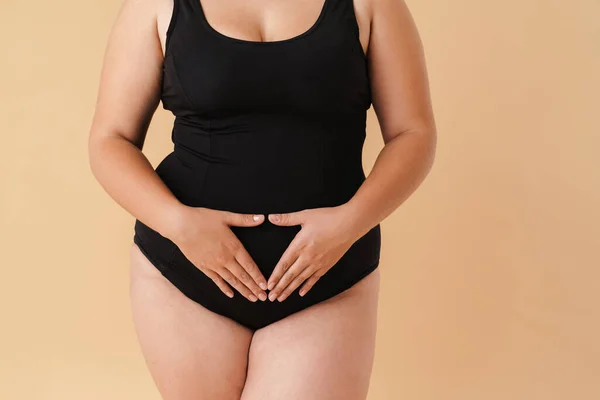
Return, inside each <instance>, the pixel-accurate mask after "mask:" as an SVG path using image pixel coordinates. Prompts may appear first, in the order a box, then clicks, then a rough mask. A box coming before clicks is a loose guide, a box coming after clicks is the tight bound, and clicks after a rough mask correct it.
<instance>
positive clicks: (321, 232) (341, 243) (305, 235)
mask: <svg viewBox="0 0 600 400" xmlns="http://www.w3.org/2000/svg"><path fill="white" fill-rule="evenodd" d="M269 221H271V222H272V223H273V224H275V225H281V226H290V225H301V226H302V229H300V231H298V233H297V234H296V236H295V237H294V239H293V240H292V242H291V243H290V245H289V246H288V248H287V249H286V250H285V252H284V253H283V255H282V256H281V258H280V260H279V261H278V262H277V265H275V269H274V270H273V273H272V274H271V276H270V277H269V283H268V289H269V290H270V293H269V300H271V301H274V300H275V299H276V298H277V300H279V301H283V300H285V299H286V298H287V297H288V296H289V295H290V294H291V293H292V292H293V291H294V290H295V289H296V288H297V287H298V286H299V285H300V284H301V283H302V282H304V281H306V282H305V283H304V285H303V286H302V288H301V289H300V296H304V295H305V294H306V292H308V291H309V290H310V288H312V287H313V285H314V284H315V283H316V282H317V281H318V280H319V278H320V277H321V276H323V275H324V274H325V273H326V272H327V271H329V269H331V267H333V265H335V263H336V262H337V261H338V260H339V259H340V258H342V256H343V255H344V253H345V252H346V251H347V250H348V249H349V248H350V246H352V244H353V243H354V242H355V241H356V240H358V238H359V237H360V235H359V233H358V231H357V229H356V228H355V226H354V223H353V218H352V215H349V210H348V209H347V207H344V205H341V206H335V207H322V208H311V209H305V210H301V211H297V212H292V213H287V214H269Z"/></svg>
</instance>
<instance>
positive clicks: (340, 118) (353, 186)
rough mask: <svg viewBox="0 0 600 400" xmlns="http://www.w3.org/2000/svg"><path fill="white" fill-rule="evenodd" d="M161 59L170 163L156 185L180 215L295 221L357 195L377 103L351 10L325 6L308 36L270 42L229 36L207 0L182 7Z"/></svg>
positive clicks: (187, 1)
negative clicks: (191, 209)
mask: <svg viewBox="0 0 600 400" xmlns="http://www.w3.org/2000/svg"><path fill="white" fill-rule="evenodd" d="M208 18H210V16H209V17H208ZM165 48H166V50H165V60H164V66H163V80H162V93H161V100H162V103H163V107H164V108H165V109H167V110H170V111H172V112H173V114H174V115H175V122H174V126H173V130H172V140H173V143H174V151H173V152H172V153H171V154H169V155H168V156H167V157H166V158H165V159H164V160H163V161H162V162H161V163H160V165H159V166H158V167H157V173H158V174H159V175H160V176H161V178H162V179H163V180H164V181H165V183H166V184H167V186H169V188H170V189H171V190H172V191H173V193H174V194H175V195H176V196H177V197H178V198H179V199H180V200H181V201H182V202H183V203H185V204H188V205H190V206H203V207H209V208H215V209H222V210H229V211H235V212H244V213H246V212H247V213H272V212H290V211H296V210H300V209H304V208H312V207H321V206H333V205H339V204H342V203H344V202H346V201H347V200H349V199H350V197H351V196H352V195H353V194H354V193H355V192H356V190H357V189H358V187H359V186H360V184H361V183H362V181H363V180H364V179H365V175H364V173H363V169H362V146H363V142H364V139H365V127H366V111H367V109H368V108H369V107H370V104H371V97H370V88H369V79H368V70H367V59H366V56H365V54H364V51H363V48H362V45H361V42H360V39H359V29H358V24H357V19H356V16H355V14H354V9H353V3H352V1H351V0H325V1H324V2H323V3H322V7H321V8H320V9H319V14H318V17H316V20H314V22H313V24H312V25H310V26H309V27H307V29H305V30H304V31H303V32H302V33H300V34H298V35H296V36H293V37H289V38H288V39H283V40H277V41H271V42H255V41H249V40H242V39H237V38H234V37H231V36H226V35H224V34H222V33H220V32H219V31H217V30H216V29H215V28H213V27H212V25H210V24H209V22H208V20H207V17H206V16H205V14H204V9H203V7H202V3H201V2H200V0H176V1H175V7H174V10H173V15H172V18H171V20H170V24H169V26H168V31H167V35H166V41H165Z"/></svg>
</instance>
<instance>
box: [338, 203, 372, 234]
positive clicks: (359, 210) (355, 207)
mask: <svg viewBox="0 0 600 400" xmlns="http://www.w3.org/2000/svg"><path fill="white" fill-rule="evenodd" d="M340 207H341V209H342V210H343V214H344V219H345V221H347V222H348V223H349V227H348V229H347V231H348V232H349V233H350V234H351V235H352V236H353V238H352V239H353V240H358V239H359V238H361V237H362V236H363V235H365V234H366V233H367V232H369V230H370V229H371V228H373V226H374V224H372V223H371V222H370V220H369V218H368V213H367V210H368V208H367V207H366V206H364V205H362V204H360V203H359V202H357V201H355V199H354V198H353V199H350V200H349V201H348V202H346V203H344V204H342V205H340Z"/></svg>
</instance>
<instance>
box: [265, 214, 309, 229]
mask: <svg viewBox="0 0 600 400" xmlns="http://www.w3.org/2000/svg"><path fill="white" fill-rule="evenodd" d="M303 217H304V215H303V213H302V211H296V212H291V213H284V214H269V221H271V222H272V223H274V224H275V225H280V226H291V225H301V224H302V222H303V221H304V218H303Z"/></svg>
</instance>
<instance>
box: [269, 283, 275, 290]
mask: <svg viewBox="0 0 600 400" xmlns="http://www.w3.org/2000/svg"><path fill="white" fill-rule="evenodd" d="M274 287H275V282H271V283H269V290H273V288H274Z"/></svg>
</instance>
